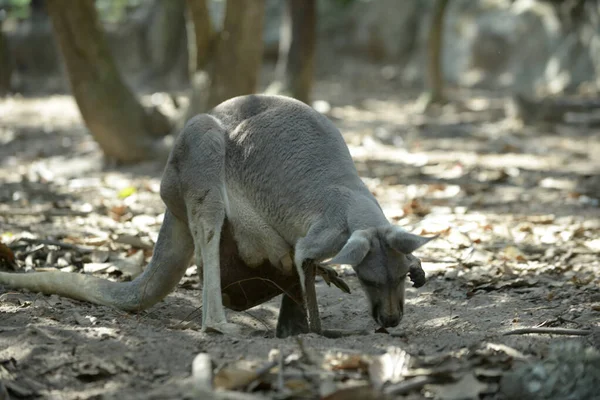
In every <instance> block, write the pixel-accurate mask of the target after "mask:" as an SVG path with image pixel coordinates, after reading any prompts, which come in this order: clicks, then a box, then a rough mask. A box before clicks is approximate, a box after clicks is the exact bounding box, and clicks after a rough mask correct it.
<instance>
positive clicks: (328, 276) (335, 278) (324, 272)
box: [316, 264, 350, 293]
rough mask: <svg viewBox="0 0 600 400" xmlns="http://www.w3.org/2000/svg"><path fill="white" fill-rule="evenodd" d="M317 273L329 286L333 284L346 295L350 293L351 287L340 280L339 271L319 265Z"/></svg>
mask: <svg viewBox="0 0 600 400" xmlns="http://www.w3.org/2000/svg"><path fill="white" fill-rule="evenodd" d="M316 273H317V274H319V275H321V277H322V278H323V280H324V281H325V283H327V285H329V286H330V285H331V284H332V283H333V284H334V285H335V286H337V287H338V289H340V290H341V291H342V292H344V293H350V287H349V286H348V284H347V283H346V282H345V281H344V280H343V279H342V278H340V276H339V275H338V273H337V271H336V270H335V269H333V268H332V267H330V266H328V265H321V264H317V269H316Z"/></svg>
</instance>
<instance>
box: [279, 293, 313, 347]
mask: <svg viewBox="0 0 600 400" xmlns="http://www.w3.org/2000/svg"><path fill="white" fill-rule="evenodd" d="M308 332H309V329H308V316H307V315H306V309H305V308H304V305H303V304H301V303H300V302H297V301H296V300H294V299H292V298H291V297H290V296H288V295H287V294H284V295H283V299H282V300H281V307H280V308H279V318H278V319H277V328H276V330H275V336H276V337H278V338H286V337H288V336H296V335H299V334H301V333H308Z"/></svg>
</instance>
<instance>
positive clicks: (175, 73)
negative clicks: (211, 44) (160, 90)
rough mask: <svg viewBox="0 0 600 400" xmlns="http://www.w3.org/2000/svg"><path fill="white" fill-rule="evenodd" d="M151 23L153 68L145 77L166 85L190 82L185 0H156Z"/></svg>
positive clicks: (148, 41) (149, 40)
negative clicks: (188, 77)
mask: <svg viewBox="0 0 600 400" xmlns="http://www.w3.org/2000/svg"><path fill="white" fill-rule="evenodd" d="M148 25H149V26H148V33H147V37H146V48H147V54H148V55H149V58H150V62H151V67H150V69H149V71H148V73H147V74H148V75H147V77H146V78H145V79H146V80H147V81H150V82H156V83H157V84H159V85H163V86H164V85H166V86H169V85H173V84H176V83H181V82H187V76H188V59H187V58H188V53H187V50H188V49H187V46H186V42H187V40H186V39H187V38H186V28H185V0H156V1H155V2H154V3H153V4H152V12H151V14H150V17H149V21H148Z"/></svg>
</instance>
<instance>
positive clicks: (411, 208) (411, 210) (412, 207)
mask: <svg viewBox="0 0 600 400" xmlns="http://www.w3.org/2000/svg"><path fill="white" fill-rule="evenodd" d="M402 211H404V215H416V216H419V217H424V216H426V215H427V214H429V212H430V211H431V210H430V209H429V207H427V206H426V205H424V204H422V203H421V202H419V200H417V199H412V200H411V201H409V202H408V203H406V204H405V205H404V206H403V207H402Z"/></svg>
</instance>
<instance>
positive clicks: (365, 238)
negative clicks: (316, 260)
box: [323, 230, 372, 267]
mask: <svg viewBox="0 0 600 400" xmlns="http://www.w3.org/2000/svg"><path fill="white" fill-rule="evenodd" d="M371 236H372V234H370V233H369V232H368V231H366V230H359V231H354V233H352V235H351V236H350V238H349V239H348V241H347V242H346V244H345V245H344V247H342V250H340V252H339V253H338V254H337V255H336V256H335V257H333V258H332V259H331V260H329V261H327V262H324V263H323V264H326V265H340V264H347V265H352V266H353V267H355V266H357V265H358V264H360V262H361V261H362V260H363V259H364V258H365V256H366V255H367V253H368V252H369V250H370V249H371V241H370V240H369V239H370V237H371Z"/></svg>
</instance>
